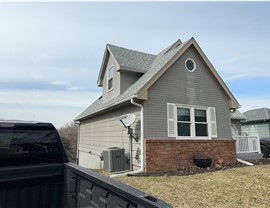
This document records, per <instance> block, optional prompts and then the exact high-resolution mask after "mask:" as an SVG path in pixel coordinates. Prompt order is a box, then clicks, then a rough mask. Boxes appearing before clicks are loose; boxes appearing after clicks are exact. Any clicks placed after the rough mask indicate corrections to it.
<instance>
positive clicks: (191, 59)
mask: <svg viewBox="0 0 270 208" xmlns="http://www.w3.org/2000/svg"><path fill="white" fill-rule="evenodd" d="M189 60H190V61H192V62H193V64H194V69H192V70H189V69H188V68H187V61H189ZM185 68H186V70H187V71H188V72H194V71H195V70H196V68H197V65H196V62H195V61H194V59H193V58H187V59H186V61H185Z"/></svg>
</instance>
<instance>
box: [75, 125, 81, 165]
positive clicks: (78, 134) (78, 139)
mask: <svg viewBox="0 0 270 208" xmlns="http://www.w3.org/2000/svg"><path fill="white" fill-rule="evenodd" d="M74 123H75V124H76V125H77V127H78V133H77V154H76V161H75V162H76V164H77V165H79V155H80V153H79V151H80V150H79V142H80V122H79V121H77V122H76V121H75V122H74Z"/></svg>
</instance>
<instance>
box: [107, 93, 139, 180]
mask: <svg viewBox="0 0 270 208" xmlns="http://www.w3.org/2000/svg"><path fill="white" fill-rule="evenodd" d="M130 102H131V104H132V105H135V106H137V107H139V108H141V168H140V169H139V170H135V171H130V172H126V173H120V174H114V175H110V177H111V178H114V177H117V176H126V175H136V174H138V173H141V172H143V171H144V124H143V120H144V109H143V105H141V104H139V103H135V102H134V98H131V99H130ZM131 165H132V164H131Z"/></svg>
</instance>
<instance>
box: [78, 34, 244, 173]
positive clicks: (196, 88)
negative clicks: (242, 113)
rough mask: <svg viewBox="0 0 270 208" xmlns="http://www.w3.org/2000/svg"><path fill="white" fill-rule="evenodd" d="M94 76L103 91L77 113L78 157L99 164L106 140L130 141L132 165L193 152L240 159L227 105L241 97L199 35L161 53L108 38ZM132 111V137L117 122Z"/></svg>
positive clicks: (147, 166) (173, 166) (184, 162)
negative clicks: (215, 64)
mask: <svg viewBox="0 0 270 208" xmlns="http://www.w3.org/2000/svg"><path fill="white" fill-rule="evenodd" d="M97 84H98V86H100V87H102V89H103V90H102V96H101V97H100V98H98V99H97V100H96V101H95V102H94V103H93V104H91V105H90V106H89V107H88V108H87V109H86V110H85V111H83V112H82V113H81V114H80V115H79V116H78V117H77V118H76V119H75V121H76V122H78V123H79V143H78V158H79V164H80V165H82V166H85V167H87V168H102V162H101V160H100V157H98V156H99V155H101V153H102V152H103V151H104V150H106V149H107V148H109V147H121V148H125V151H126V153H129V154H131V169H132V170H133V169H140V170H141V171H146V172H156V171H165V170H177V169H179V168H182V167H186V166H191V165H193V156H194V155H204V156H209V157H211V158H212V159H213V162H214V163H215V162H216V161H217V160H223V161H224V162H225V163H235V162H236V152H235V141H234V140H232V134H231V120H230V119H231V118H230V112H231V111H234V110H235V109H237V108H239V104H238V102H237V100H236V99H235V98H234V96H233V95H232V93H231V92H230V90H229V89H228V87H227V86H226V84H225V83H224V81H223V80H222V79H221V77H220V76H219V74H218V73H217V71H216V70H215V68H214V67H213V65H212V64H211V63H210V61H209V60H208V59H207V57H206V55H205V54H204V53H203V51H202V49H201V48H200V47H199V45H198V43H197V42H196V41H195V39H194V38H191V39H189V40H188V41H186V42H184V43H182V42H181V41H180V40H177V41H176V42H175V43H173V44H172V45H171V46H169V47H168V48H166V49H165V50H163V51H162V52H160V53H159V54H157V55H152V54H146V53H142V52H138V51H134V50H130V49H126V48H122V47H118V46H114V45H110V44H108V45H107V46H106V48H105V52H104V57H103V61H102V64H101V69H100V73H99V76H98V81H97ZM130 113H132V114H135V115H136V121H135V123H134V124H132V125H131V128H132V129H133V133H134V134H135V135H137V136H138V138H139V140H135V139H132V142H130V141H131V140H130V139H129V136H128V135H127V133H126V129H125V128H124V127H121V126H120V125H118V122H117V118H118V117H120V116H122V115H124V114H130Z"/></svg>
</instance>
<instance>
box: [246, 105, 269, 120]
mask: <svg viewBox="0 0 270 208" xmlns="http://www.w3.org/2000/svg"><path fill="white" fill-rule="evenodd" d="M244 115H245V116H246V117H247V122H249V121H250V122H252V121H263V120H269V119H270V109H268V108H259V109H253V110H249V111H247V112H245V113H244Z"/></svg>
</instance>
